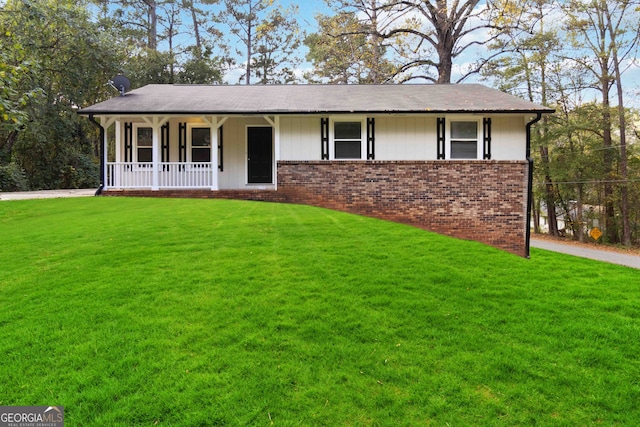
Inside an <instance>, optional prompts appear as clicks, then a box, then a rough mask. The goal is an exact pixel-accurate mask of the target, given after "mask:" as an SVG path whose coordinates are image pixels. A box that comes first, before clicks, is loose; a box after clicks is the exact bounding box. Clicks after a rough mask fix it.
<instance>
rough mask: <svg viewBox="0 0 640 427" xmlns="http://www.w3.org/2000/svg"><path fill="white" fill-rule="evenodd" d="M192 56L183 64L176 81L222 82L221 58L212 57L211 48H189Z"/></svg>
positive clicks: (193, 82)
mask: <svg viewBox="0 0 640 427" xmlns="http://www.w3.org/2000/svg"><path fill="white" fill-rule="evenodd" d="M189 53H190V56H189V58H188V59H187V60H185V61H184V63H183V64H182V66H181V68H180V71H179V72H178V74H177V76H176V83H184V84H213V83H222V71H221V66H220V63H219V60H218V59H217V58H212V52H211V49H208V48H207V49H205V50H204V52H202V51H201V49H198V48H197V47H193V48H191V49H189Z"/></svg>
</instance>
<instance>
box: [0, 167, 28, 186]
mask: <svg viewBox="0 0 640 427" xmlns="http://www.w3.org/2000/svg"><path fill="white" fill-rule="evenodd" d="M28 189H29V182H28V181H27V177H26V175H25V173H24V170H22V168H21V167H20V166H18V165H17V164H15V163H9V164H8V165H0V191H26V190H28Z"/></svg>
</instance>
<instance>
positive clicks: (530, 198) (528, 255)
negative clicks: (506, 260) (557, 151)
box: [525, 113, 542, 259]
mask: <svg viewBox="0 0 640 427" xmlns="http://www.w3.org/2000/svg"><path fill="white" fill-rule="evenodd" d="M541 118H542V113H536V117H535V118H534V119H533V120H531V121H530V122H529V123H527V161H528V162H529V178H528V183H527V185H528V187H529V188H528V189H527V190H528V191H527V224H526V227H525V230H526V240H525V258H527V259H529V258H531V252H530V250H531V207H532V203H533V158H532V157H531V126H533V125H534V124H535V123H537V122H539V121H540V119H541Z"/></svg>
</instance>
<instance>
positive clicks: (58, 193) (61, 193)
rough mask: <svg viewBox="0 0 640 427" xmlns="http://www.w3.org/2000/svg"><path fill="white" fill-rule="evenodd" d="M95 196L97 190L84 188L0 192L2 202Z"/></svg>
mask: <svg viewBox="0 0 640 427" xmlns="http://www.w3.org/2000/svg"><path fill="white" fill-rule="evenodd" d="M95 194H96V189H95V188H83V189H79V190H78V189H73V190H42V191H17V192H15V193H2V192H0V200H28V199H60V198H64V197H89V196H94V195H95Z"/></svg>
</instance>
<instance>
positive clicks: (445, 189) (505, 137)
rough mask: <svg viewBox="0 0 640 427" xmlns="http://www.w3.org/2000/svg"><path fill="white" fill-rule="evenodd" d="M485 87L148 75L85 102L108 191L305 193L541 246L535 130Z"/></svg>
mask: <svg viewBox="0 0 640 427" xmlns="http://www.w3.org/2000/svg"><path fill="white" fill-rule="evenodd" d="M552 112H553V110H551V109H549V108H546V107H542V106H539V105H536V104H533V103H530V102H528V101H525V100H522V99H520V98H517V97H514V96H512V95H509V94H506V93H503V92H500V91H498V90H495V89H491V88H488V87H485V86H482V85H477V84H465V85H414V84H410V85H267V86H264V85H256V86H224V85H148V86H144V87H142V88H139V89H136V90H133V91H131V92H129V93H126V94H124V95H123V96H116V97H114V98H112V99H109V100H107V101H104V102H101V103H98V104H95V105H92V106H90V107H87V108H83V109H81V110H80V111H79V113H80V114H84V115H87V116H89V118H90V120H91V121H92V122H93V123H94V124H96V125H97V126H99V128H100V129H101V138H102V141H103V147H102V148H103V154H102V168H101V169H102V184H101V188H100V190H99V192H101V193H102V194H105V195H139V196H172V197H179V196H184V197H218V198H241V199H251V200H266V201H279V202H290V203H304V204H309V205H315V206H322V207H327V208H331V209H338V210H343V211H348V212H353V213H358V214H363V215H369V216H374V217H379V218H384V219H389V220H393V221H399V222H403V223H408V224H412V225H415V226H419V227H423V228H425V229H429V230H433V231H435V232H439V233H443V234H447V235H450V236H454V237H458V238H463V239H472V240H477V241H480V242H484V243H487V244H489V245H493V246H496V247H498V248H501V249H504V250H507V251H510V252H512V253H515V254H518V255H521V256H528V255H529V215H530V209H529V204H530V203H531V198H530V197H531V196H530V195H531V173H532V167H533V163H532V161H531V159H530V128H531V126H532V124H533V123H535V122H536V121H538V120H539V119H540V118H541V115H542V114H546V113H552Z"/></svg>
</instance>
